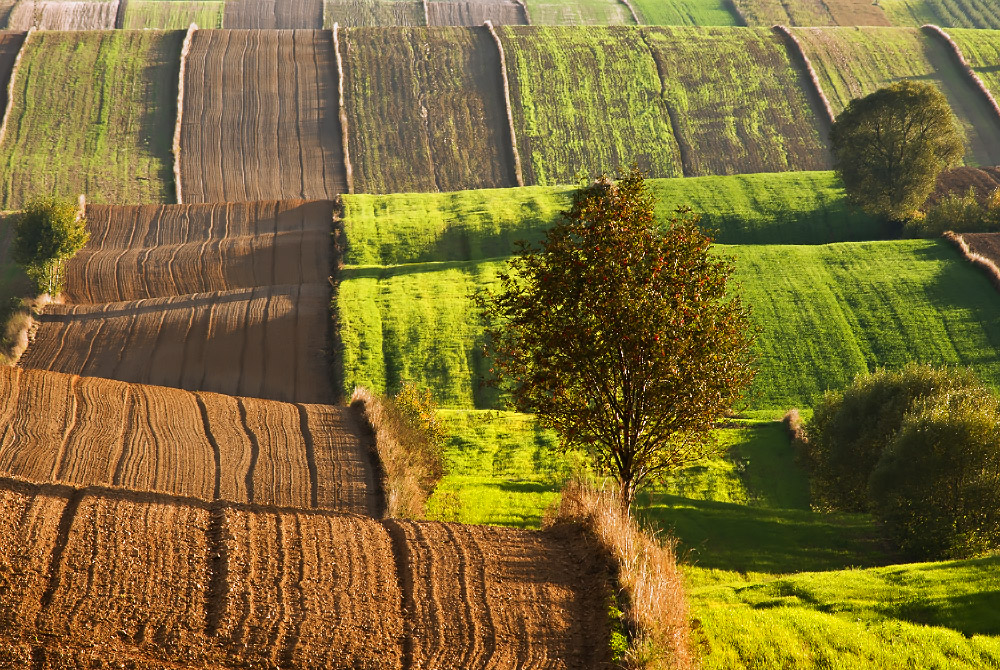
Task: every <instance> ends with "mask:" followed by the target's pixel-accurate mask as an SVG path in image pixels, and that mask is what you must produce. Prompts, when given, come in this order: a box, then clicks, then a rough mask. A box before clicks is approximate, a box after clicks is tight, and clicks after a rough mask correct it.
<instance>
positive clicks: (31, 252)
mask: <svg viewBox="0 0 1000 670" xmlns="http://www.w3.org/2000/svg"><path fill="white" fill-rule="evenodd" d="M88 239H90V233H89V232H87V222H86V220H85V219H84V218H83V217H82V216H81V215H80V213H79V210H78V208H77V206H76V205H75V204H74V203H72V202H63V201H59V200H55V199H52V198H47V199H41V200H35V201H33V202H32V203H31V204H29V205H28V206H27V207H26V208H25V209H24V212H22V213H21V215H20V216H19V217H18V218H17V220H16V221H15V223H14V244H13V250H12V257H13V259H14V262H16V263H18V264H19V265H21V266H22V267H23V268H24V271H25V273H26V274H27V275H28V277H30V278H31V280H32V281H34V282H35V286H36V287H37V289H38V291H39V292H44V293H48V294H49V295H56V294H57V293H59V292H60V291H62V282H63V277H62V270H63V265H64V264H65V262H66V261H67V260H68V259H70V258H72V257H73V255H74V254H75V253H76V252H78V251H79V250H80V249H82V248H83V246H84V245H85V244H86V243H87V240H88Z"/></svg>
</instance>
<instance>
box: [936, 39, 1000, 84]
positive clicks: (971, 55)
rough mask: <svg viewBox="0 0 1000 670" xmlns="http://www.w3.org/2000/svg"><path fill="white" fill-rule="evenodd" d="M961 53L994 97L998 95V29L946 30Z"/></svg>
mask: <svg viewBox="0 0 1000 670" xmlns="http://www.w3.org/2000/svg"><path fill="white" fill-rule="evenodd" d="M948 34H949V35H950V36H951V38H952V39H953V40H955V43H956V44H958V47H959V48H960V49H961V50H962V55H963V56H965V60H966V61H967V62H968V63H969V65H970V66H971V67H972V69H973V70H974V71H975V72H976V74H978V75H979V78H980V79H982V80H983V83H984V84H986V88H987V89H989V91H990V93H991V94H992V95H993V97H994V98H996V97H997V96H1000V69H998V68H997V63H1000V30H966V29H961V28H952V29H950V30H948Z"/></svg>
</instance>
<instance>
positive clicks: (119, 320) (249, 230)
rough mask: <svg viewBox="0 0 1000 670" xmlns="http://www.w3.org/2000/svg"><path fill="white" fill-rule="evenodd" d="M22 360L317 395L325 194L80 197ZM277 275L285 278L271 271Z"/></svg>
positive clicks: (320, 393) (316, 398)
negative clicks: (155, 202)
mask: <svg viewBox="0 0 1000 670" xmlns="http://www.w3.org/2000/svg"><path fill="white" fill-rule="evenodd" d="M88 216H89V218H90V224H89V225H90V229H91V231H92V239H91V242H90V243H89V244H88V246H87V247H86V248H85V249H84V250H83V251H82V252H81V253H80V254H79V255H78V256H77V257H75V258H74V259H73V260H72V261H71V262H70V263H69V264H68V267H67V272H66V275H67V289H66V296H67V297H68V299H69V300H70V304H65V305H50V306H49V307H47V308H46V310H45V312H44V313H43V314H41V315H39V316H38V318H37V319H36V321H37V322H38V329H37V331H36V332H35V334H34V336H33V341H32V344H31V345H30V346H29V347H28V350H27V352H25V354H24V356H23V357H22V358H21V365H22V366H24V367H27V368H38V369H43V370H53V371H58V372H66V373H70V374H80V375H88V376H96V377H105V378H109V379H119V380H122V381H128V382H136V383H142V384H158V385H161V386H172V387H176V388H183V389H187V390H191V391H214V392H217V393H227V394H231V395H244V396H251V397H259V398H270V399H273V400H283V401H294V402H312V403H323V402H330V401H331V400H332V398H333V394H332V391H331V389H330V384H329V375H328V371H327V360H326V354H325V350H326V344H327V328H328V323H327V322H328V303H329V300H330V286H329V284H328V283H327V282H326V277H327V275H328V274H329V272H330V268H331V262H332V261H331V258H330V241H329V231H330V226H331V225H332V223H331V222H332V216H333V214H332V203H330V202H318V203H317V202H313V203H309V202H301V201H291V202H283V203H275V202H266V203H243V204H228V205H223V204H220V205H165V206H159V207H157V206H145V207H90V208H89V209H88ZM279 282H286V283H279Z"/></svg>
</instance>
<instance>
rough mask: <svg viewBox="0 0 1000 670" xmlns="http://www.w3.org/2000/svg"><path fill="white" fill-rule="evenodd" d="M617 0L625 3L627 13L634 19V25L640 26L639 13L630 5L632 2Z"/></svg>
mask: <svg viewBox="0 0 1000 670" xmlns="http://www.w3.org/2000/svg"><path fill="white" fill-rule="evenodd" d="M618 2H620V3H621V4H623V5H625V8H626V9H627V10H628V11H629V14H631V15H632V20H633V21H635V25H637V26H641V25H642V21H641V20H640V19H639V15H638V14H636V12H635V7H633V6H632V3H631V2H629V0H618Z"/></svg>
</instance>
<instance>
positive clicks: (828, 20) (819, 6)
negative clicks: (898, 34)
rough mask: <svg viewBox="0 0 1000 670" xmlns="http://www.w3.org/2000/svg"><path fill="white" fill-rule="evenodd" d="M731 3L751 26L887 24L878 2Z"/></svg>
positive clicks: (776, 0) (798, 0)
mask: <svg viewBox="0 0 1000 670" xmlns="http://www.w3.org/2000/svg"><path fill="white" fill-rule="evenodd" d="M889 1H892V0H889ZM733 2H734V4H735V5H736V7H737V8H738V9H739V11H740V13H741V14H743V16H744V17H745V18H746V21H747V23H748V24H749V25H751V26H767V27H770V26H773V25H775V24H781V25H786V26H888V25H889V18H888V17H887V16H886V15H885V13H884V12H883V11H882V7H880V6H879V3H872V2H869V0H796V1H795V2H783V1H782V0H733ZM885 4H889V3H888V2H886V3H885Z"/></svg>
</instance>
